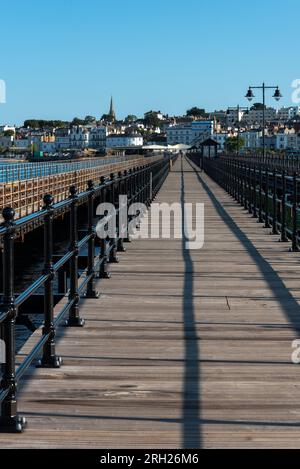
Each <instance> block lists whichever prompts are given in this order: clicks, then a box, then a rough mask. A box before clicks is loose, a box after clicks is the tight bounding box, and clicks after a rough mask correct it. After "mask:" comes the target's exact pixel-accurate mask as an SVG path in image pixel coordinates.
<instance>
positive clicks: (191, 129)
mask: <svg viewBox="0 0 300 469" xmlns="http://www.w3.org/2000/svg"><path fill="white" fill-rule="evenodd" d="M213 131H214V121H212V120H203V121H193V122H190V123H188V124H184V125H173V126H170V127H168V128H167V143H168V145H176V144H177V143H182V144H184V145H193V144H194V143H199V142H201V141H204V140H205V139H207V138H209V137H211V136H212V134H213Z"/></svg>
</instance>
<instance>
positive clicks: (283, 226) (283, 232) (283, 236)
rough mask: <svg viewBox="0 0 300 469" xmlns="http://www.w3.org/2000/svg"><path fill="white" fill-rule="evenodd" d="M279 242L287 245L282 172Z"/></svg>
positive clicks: (283, 177)
mask: <svg viewBox="0 0 300 469" xmlns="http://www.w3.org/2000/svg"><path fill="white" fill-rule="evenodd" d="M281 212H282V213H281V242H282V243H288V241H289V239H288V237H287V232H286V172H285V170H283V171H282V198H281Z"/></svg>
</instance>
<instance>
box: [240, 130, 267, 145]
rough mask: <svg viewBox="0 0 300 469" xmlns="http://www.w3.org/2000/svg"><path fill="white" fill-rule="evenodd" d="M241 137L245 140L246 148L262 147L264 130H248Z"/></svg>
mask: <svg viewBox="0 0 300 469" xmlns="http://www.w3.org/2000/svg"><path fill="white" fill-rule="evenodd" d="M240 137H241V138H242V139H243V140H244V142H245V144H244V148H247V149H254V148H260V147H261V138H262V130H256V129H253V130H248V131H247V132H241V133H240Z"/></svg>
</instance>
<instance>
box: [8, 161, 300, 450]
mask: <svg viewBox="0 0 300 469" xmlns="http://www.w3.org/2000/svg"><path fill="white" fill-rule="evenodd" d="M184 168H185V169H186V170H187V169H188V168H189V167H188V166H187V163H184ZM178 170H180V162H178V163H176V167H175V171H174V173H171V174H170V175H169V177H168V179H167V181H166V183H165V184H164V187H163V189H162V190H161V192H160V194H159V196H158V198H157V201H163V202H174V201H180V200H181V197H182V193H181V183H182V181H181V174H180V172H176V171H178ZM201 181H204V182H205V184H207V185H208V186H209V188H210V190H211V191H212V193H208V191H207V190H206V189H205V186H203V185H202V184H201ZM184 183H185V194H184V196H185V199H186V201H188V202H204V203H205V220H206V225H205V245H204V248H203V249H202V250H195V251H186V250H185V249H184V248H183V243H182V242H181V241H180V240H172V241H170V240H136V241H134V242H133V243H131V244H129V245H127V252H126V253H124V254H121V256H120V257H121V262H120V264H118V265H113V266H111V270H112V272H113V277H112V279H110V280H104V281H101V282H99V284H98V285H97V289H99V290H100V291H101V293H102V296H101V299H100V300H85V301H84V302H83V304H82V308H81V311H82V316H83V317H85V318H86V320H87V323H86V327H85V328H84V329H66V328H61V329H59V331H58V347H57V349H58V352H59V354H60V355H62V357H63V359H64V366H63V367H62V368H61V369H60V370H36V369H33V368H32V369H31V370H30V371H29V372H28V374H27V375H26V377H25V379H24V380H23V384H22V386H21V396H20V405H19V407H20V411H21V413H22V414H23V415H25V416H26V417H27V418H28V422H29V426H28V429H27V430H26V432H25V433H24V434H22V435H18V436H11V435H0V446H1V447H5V448H7V447H14V448H16V447H17V448H22V447H25V448H29V447H31V448H77V447H80V448H120V447H122V448H189V447H202V448H254V447H255V448H281V447H285V448H297V447H299V444H300V426H299V416H300V408H299V393H300V379H299V378H300V367H297V366H295V365H293V364H292V362H291V352H292V347H291V344H292V341H293V340H294V339H297V338H298V337H299V335H300V332H299V329H300V314H299V313H300V306H299V300H300V285H299V286H298V282H299V274H300V264H299V255H298V254H294V253H289V252H288V246H287V245H285V244H281V243H278V237H273V236H270V235H269V233H268V231H266V230H264V229H263V228H262V226H261V225H258V224H257V223H256V221H255V220H253V219H251V217H250V216H249V215H248V214H247V212H246V211H244V210H242V209H241V208H240V207H239V206H238V205H237V204H236V203H235V202H234V201H233V199H232V198H230V197H229V196H228V195H227V194H226V193H225V192H224V191H223V190H222V189H220V188H219V187H218V186H217V185H216V184H215V183H214V182H212V181H211V180H210V179H209V178H208V177H207V176H205V175H203V174H200V175H197V174H195V173H193V172H186V173H184ZM219 204H220V205H219ZM145 222H146V219H145V220H144V221H143V223H142V230H143V229H144V228H145V226H143V224H144V225H145ZM177 222H179V220H178V219H177ZM38 334H40V331H38V332H36V333H35V334H34V336H33V337H32V338H31V339H30V340H29V341H28V343H27V344H25V346H24V348H23V350H22V351H21V354H20V356H19V357H18V359H19V361H22V360H23V358H24V356H25V355H26V353H27V352H28V351H29V350H30V349H31V347H32V344H33V343H34V341H35V340H36V337H37V336H38Z"/></svg>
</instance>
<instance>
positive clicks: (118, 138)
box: [106, 134, 144, 148]
mask: <svg viewBox="0 0 300 469" xmlns="http://www.w3.org/2000/svg"><path fill="white" fill-rule="evenodd" d="M143 144H144V139H143V137H142V135H140V134H111V135H108V136H107V137H106V148H138V147H142V146H143Z"/></svg>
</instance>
